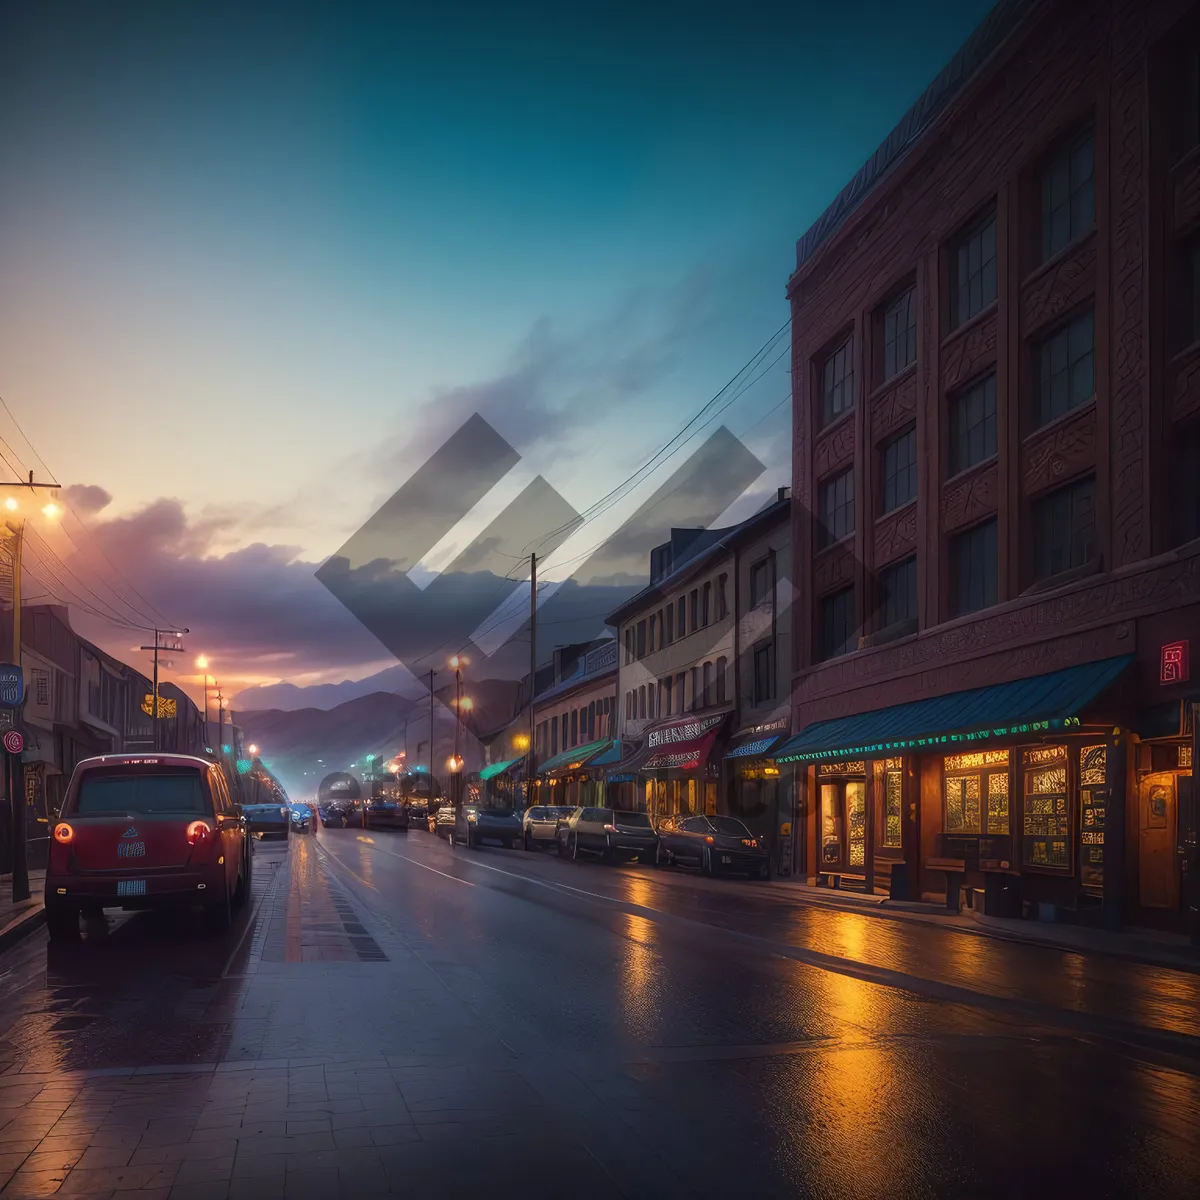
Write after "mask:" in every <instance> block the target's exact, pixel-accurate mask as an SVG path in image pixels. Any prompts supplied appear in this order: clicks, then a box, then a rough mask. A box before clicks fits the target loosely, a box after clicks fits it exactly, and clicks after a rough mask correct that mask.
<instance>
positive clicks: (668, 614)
mask: <svg viewBox="0 0 1200 1200" xmlns="http://www.w3.org/2000/svg"><path fill="white" fill-rule="evenodd" d="M663 621H664V624H663V640H664V641H665V642H666V644H667V645H668V646H669V645H670V644H671V643H672V642H673V641H674V640H675V605H673V604H668V605H667V607H666V608H665V609H663Z"/></svg>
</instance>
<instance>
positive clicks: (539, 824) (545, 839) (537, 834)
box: [521, 804, 575, 850]
mask: <svg viewBox="0 0 1200 1200" xmlns="http://www.w3.org/2000/svg"><path fill="white" fill-rule="evenodd" d="M574 811H575V810H574V809H573V808H567V807H555V806H553V805H548V804H535V805H534V806H533V808H527V809H526V810H525V819H524V820H523V821H522V826H523V832H522V836H521V841H522V843H523V844H524V846H525V849H526V850H536V849H537V848H538V846H539V845H540V844H542V843H545V844H546V845H553V843H554V835H555V831H556V830H557V829H558V823H559V821H565V820H566V819H567V818H568V817H569V816H570V815H571V814H572V813H573V812H574Z"/></svg>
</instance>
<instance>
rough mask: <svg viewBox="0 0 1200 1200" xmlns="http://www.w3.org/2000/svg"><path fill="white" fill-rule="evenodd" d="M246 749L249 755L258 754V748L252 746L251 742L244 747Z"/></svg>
mask: <svg viewBox="0 0 1200 1200" xmlns="http://www.w3.org/2000/svg"><path fill="white" fill-rule="evenodd" d="M246 749H247V750H249V751H250V753H251V754H257V753H258V747H257V746H256V745H254V743H253V742H251V743H250V745H249V746H247V747H246Z"/></svg>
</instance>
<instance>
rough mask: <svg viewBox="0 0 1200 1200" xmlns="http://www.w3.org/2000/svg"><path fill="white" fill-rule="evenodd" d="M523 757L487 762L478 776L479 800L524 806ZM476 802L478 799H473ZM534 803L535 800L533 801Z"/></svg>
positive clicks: (514, 806)
mask: <svg viewBox="0 0 1200 1200" xmlns="http://www.w3.org/2000/svg"><path fill="white" fill-rule="evenodd" d="M525 762H526V760H525V757H524V756H522V757H520V758H510V759H507V760H505V761H504V762H498V763H488V765H487V766H485V767H483V768H482V769H481V770H480V772H479V776H478V782H479V785H480V796H479V800H482V799H485V798H486V800H487V801H489V802H491V803H497V802H498V803H502V804H508V805H511V806H512V807H513V808H523V807H525ZM475 802H476V803H478V800H477V801H475ZM535 803H536V801H535Z"/></svg>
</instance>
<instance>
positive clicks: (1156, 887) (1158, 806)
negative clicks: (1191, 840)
mask: <svg viewBox="0 0 1200 1200" xmlns="http://www.w3.org/2000/svg"><path fill="white" fill-rule="evenodd" d="M1177 813H1178V800H1177V794H1176V784H1175V776H1174V775H1173V774H1170V773H1167V772H1165V771H1163V772H1155V773H1154V774H1152V775H1143V776H1142V777H1141V779H1140V780H1139V782H1138V892H1139V897H1138V898H1139V900H1140V901H1141V905H1142V907H1143V908H1157V909H1171V910H1175V909H1177V908H1178V907H1179V865H1178V855H1177V854H1176V852H1175V851H1176V845H1175V843H1176V826H1177V821H1178V815H1177Z"/></svg>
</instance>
